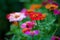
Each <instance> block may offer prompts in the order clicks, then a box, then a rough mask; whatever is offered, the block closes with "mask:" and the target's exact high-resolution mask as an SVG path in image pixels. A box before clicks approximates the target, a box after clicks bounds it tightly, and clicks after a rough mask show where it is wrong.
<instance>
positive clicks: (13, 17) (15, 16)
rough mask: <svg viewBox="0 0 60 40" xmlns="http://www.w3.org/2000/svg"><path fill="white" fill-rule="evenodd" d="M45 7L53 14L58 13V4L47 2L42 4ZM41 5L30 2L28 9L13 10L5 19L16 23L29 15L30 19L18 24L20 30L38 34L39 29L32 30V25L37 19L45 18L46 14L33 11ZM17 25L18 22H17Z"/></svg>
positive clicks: (25, 32) (28, 33) (59, 12)
mask: <svg viewBox="0 0 60 40" xmlns="http://www.w3.org/2000/svg"><path fill="white" fill-rule="evenodd" d="M43 5H44V6H45V8H46V9H48V10H53V12H54V14H56V15H57V14H60V11H59V10H57V8H58V5H57V4H55V3H49V4H47V3H46V4H44V3H43ZM41 7H42V5H40V4H32V5H31V7H30V9H29V10H27V9H25V8H24V9H23V10H22V11H21V12H15V13H10V14H8V15H7V19H8V20H9V21H10V22H14V23H15V24H17V22H19V21H22V20H23V19H24V18H27V17H29V18H30V19H31V20H29V21H27V22H25V23H23V24H22V25H20V27H21V28H22V32H23V33H24V34H27V35H32V36H33V35H38V34H39V33H40V31H39V30H32V29H33V28H34V26H35V25H36V21H37V20H44V19H45V18H46V14H43V13H41V12H35V9H39V8H41ZM17 25H18V24H17Z"/></svg>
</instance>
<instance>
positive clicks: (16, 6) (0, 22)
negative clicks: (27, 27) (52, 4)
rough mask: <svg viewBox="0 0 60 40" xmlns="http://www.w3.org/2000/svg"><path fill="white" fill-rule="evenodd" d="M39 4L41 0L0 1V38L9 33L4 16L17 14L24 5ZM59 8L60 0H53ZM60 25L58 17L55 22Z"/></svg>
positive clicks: (59, 32)
mask: <svg viewBox="0 0 60 40" xmlns="http://www.w3.org/2000/svg"><path fill="white" fill-rule="evenodd" d="M33 1H34V2H35V3H39V2H41V0H0V38H1V37H2V38H3V37H4V35H5V33H6V32H8V31H9V29H10V24H11V23H9V21H8V20H7V19H6V14H8V13H11V12H19V11H20V10H21V9H22V8H24V7H25V4H29V3H32V2H33ZM55 1H56V2H57V3H58V4H59V6H60V0H55ZM56 22H57V23H58V24H60V16H59V15H58V18H57V20H56ZM59 30H60V28H59V29H58V30H57V31H56V34H55V35H57V36H59V35H60V31H59Z"/></svg>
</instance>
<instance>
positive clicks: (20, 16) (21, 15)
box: [7, 12, 26, 22]
mask: <svg viewBox="0 0 60 40" xmlns="http://www.w3.org/2000/svg"><path fill="white" fill-rule="evenodd" d="M24 18H26V16H25V15H24V13H20V12H15V13H11V14H9V15H7V19H9V21H10V22H12V21H21V20H23V19H24Z"/></svg>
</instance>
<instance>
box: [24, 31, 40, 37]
mask: <svg viewBox="0 0 60 40" xmlns="http://www.w3.org/2000/svg"><path fill="white" fill-rule="evenodd" d="M39 33H40V32H39V30H34V31H27V32H25V33H24V34H26V35H30V36H34V35H38V34H39Z"/></svg>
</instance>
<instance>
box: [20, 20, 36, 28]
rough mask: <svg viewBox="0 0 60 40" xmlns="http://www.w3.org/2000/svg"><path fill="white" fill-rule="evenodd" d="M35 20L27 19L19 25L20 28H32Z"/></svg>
mask: <svg viewBox="0 0 60 40" xmlns="http://www.w3.org/2000/svg"><path fill="white" fill-rule="evenodd" d="M34 25H35V22H31V21H27V22H25V23H23V24H22V25H21V28H32V27H34Z"/></svg>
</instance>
